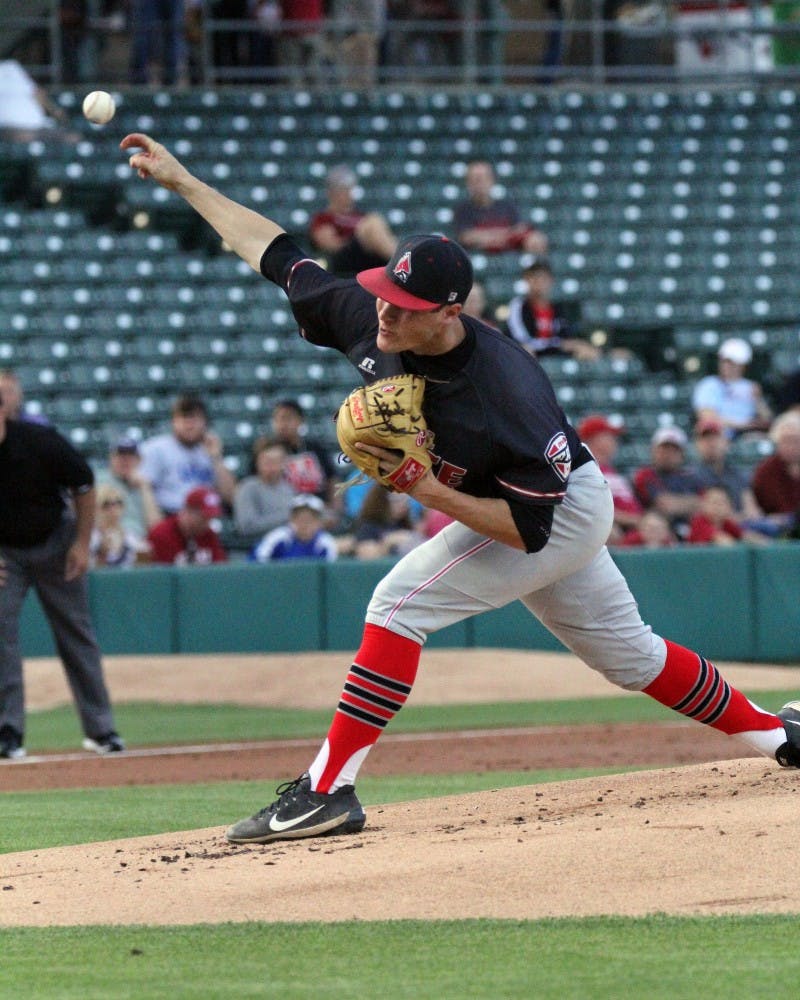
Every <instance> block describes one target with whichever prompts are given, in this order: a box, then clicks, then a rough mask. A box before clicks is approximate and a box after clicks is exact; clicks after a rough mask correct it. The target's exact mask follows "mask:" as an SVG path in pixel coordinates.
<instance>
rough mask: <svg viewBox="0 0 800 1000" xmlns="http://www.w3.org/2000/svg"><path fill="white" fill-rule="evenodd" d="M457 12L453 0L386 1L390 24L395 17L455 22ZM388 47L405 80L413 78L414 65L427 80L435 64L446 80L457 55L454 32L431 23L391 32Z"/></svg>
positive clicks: (396, 18)
mask: <svg viewBox="0 0 800 1000" xmlns="http://www.w3.org/2000/svg"><path fill="white" fill-rule="evenodd" d="M461 13H462V12H461V11H460V10H459V9H458V4H456V3H454V2H453V0H390V3H389V14H390V26H391V24H392V23H394V22H396V21H440V22H441V21H453V22H455V21H456V20H457V19H458V18H459V17H460V16H461ZM454 27H455V24H454ZM389 49H390V57H391V62H392V63H396V64H397V65H399V66H402V67H404V69H405V72H404V79H405V80H406V81H407V82H408V81H411V82H414V81H415V79H416V74H415V73H414V70H415V69H420V70H422V73H421V74H420V77H421V79H422V82H426V81H427V82H430V80H431V79H432V75H431V74H432V71H433V72H435V71H436V69H437V68H438V69H439V70H440V74H442V75H446V79H448V80H449V79H451V76H452V69H451V67H452V66H455V65H457V64H458V62H459V59H460V52H459V36H458V33H457V32H456V31H449V30H447V29H446V28H445V29H441V28H440V29H438V30H435V29H434V27H433V25H423V26H422V27H421V28H416V27H409V28H408V29H407V30H404V31H395V32H391V34H390V38H389ZM437 75H438V74H437Z"/></svg>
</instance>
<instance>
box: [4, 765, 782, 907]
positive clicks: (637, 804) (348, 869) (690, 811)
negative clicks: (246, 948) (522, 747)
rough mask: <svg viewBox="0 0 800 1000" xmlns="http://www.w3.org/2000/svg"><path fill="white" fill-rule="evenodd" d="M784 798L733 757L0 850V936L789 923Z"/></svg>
mask: <svg viewBox="0 0 800 1000" xmlns="http://www.w3.org/2000/svg"><path fill="white" fill-rule="evenodd" d="M798 789H800V784H798V777H797V773H796V772H793V771H781V770H779V769H778V768H777V767H776V765H774V764H772V763H770V762H769V761H765V760H763V759H743V760H736V761H726V762H719V763H716V764H700V765H694V766H691V767H683V768H677V769H667V770H659V771H646V772H639V773H636V774H625V775H613V776H605V777H598V778H587V779H583V780H580V781H570V782H563V783H556V784H546V785H538V786H537V785H530V786H523V787H517V788H512V789H504V790H497V791H490V792H484V793H479V794H475V795H468V796H460V797H455V796H454V797H448V798H442V799H431V800H426V801H421V802H413V803H402V804H393V805H386V806H373V807H371V808H369V809H368V810H367V812H368V824H367V827H366V828H365V830H364V832H363V833H362V834H359V835H357V836H351V837H338V838H337V837H331V838H325V839H318V840H309V841H298V842H296V843H292V842H284V843H278V844H274V845H267V846H264V847H244V848H243V847H233V846H232V845H229V844H227V843H226V842H225V841H224V839H223V837H222V833H223V831H222V830H220V829H210V830H194V831H187V832H184V833H178V834H164V835H160V836H154V837H140V838H136V839H132V840H123V841H117V842H109V843H102V844H91V845H88V846H83V847H71V848H57V849H54V850H47V851H27V852H23V853H18V854H7V855H4V856H0V888H1V889H2V890H3V906H2V908H0V926H20V925H40V926H41V925H58V924H70V925H71V924H94V923H98V924H106V923H119V924H165V923H167V924H184V923H195V922H207V921H213V922H218V921H227V920H231V921H244V920H270V921H271V920H278V919H279V920H290V921H301V920H302V921H304V920H329V921H336V920H349V919H352V918H360V919H367V920H370V919H383V918H389V917H395V918H401V917H415V918H451V917H458V918H465V917H512V918H538V917H547V916H552V917H556V916H568V915H570V916H571V915H578V916H583V915H591V914H612V913H617V914H631V915H641V914H647V913H656V912H667V913H676V914H703V913H713V914H720V913H751V912H792V911H795V910H796V909H797V899H798V898H800V872H795V871H794V870H793V869H792V867H791V865H788V866H787V864H786V859H787V858H788V857H791V856H792V855H793V853H794V848H795V843H796V839H797V813H798ZM376 887H379V889H376ZM487 887H489V891H487Z"/></svg>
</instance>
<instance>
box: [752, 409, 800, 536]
mask: <svg viewBox="0 0 800 1000" xmlns="http://www.w3.org/2000/svg"><path fill="white" fill-rule="evenodd" d="M769 436H770V438H771V439H772V442H773V444H774V445H775V453H774V454H773V455H770V456H769V458H765V459H764V461H763V462H761V463H759V465H757V466H756V469H755V472H754V473H753V482H752V486H753V493H754V495H755V498H756V500H757V501H758V505H759V506H760V507H761V509H762V510H763V511H764V513H765V514H766V515H767V516H768V517H769V518H770V519H771V520H773V521H775V522H776V523H778V524H780V525H788V524H790V523H791V521H792V519H793V517H794V516H795V515H796V513H797V512H798V511H800V413H798V412H796V411H794V410H788V411H787V412H786V413H782V414H781V415H780V416H779V417H777V418H776V419H775V420H774V421H773V423H772V427H771V428H770V432H769Z"/></svg>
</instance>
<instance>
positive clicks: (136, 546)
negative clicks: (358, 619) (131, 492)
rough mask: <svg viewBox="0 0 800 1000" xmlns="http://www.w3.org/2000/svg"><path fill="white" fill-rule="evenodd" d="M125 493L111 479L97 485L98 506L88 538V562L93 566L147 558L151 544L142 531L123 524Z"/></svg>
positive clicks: (117, 566)
mask: <svg viewBox="0 0 800 1000" xmlns="http://www.w3.org/2000/svg"><path fill="white" fill-rule="evenodd" d="M124 511H125V497H124V496H123V494H122V493H121V492H120V491H119V490H117V489H115V487H114V486H112V485H111V484H110V483H102V484H100V485H99V486H98V487H97V509H96V511H95V517H94V528H93V529H92V537H91V539H90V540H89V559H90V565H91V566H92V568H94V569H103V568H113V569H121V568H126V567H129V566H134V565H135V564H136V563H137V562H146V561H149V557H150V545H149V544H148V542H147V541H146V539H145V538H144V537H143V536H142V535H134V534H132V533H131V532H130V531H128V530H127V529H126V528H125V524H124V521H123V514H124Z"/></svg>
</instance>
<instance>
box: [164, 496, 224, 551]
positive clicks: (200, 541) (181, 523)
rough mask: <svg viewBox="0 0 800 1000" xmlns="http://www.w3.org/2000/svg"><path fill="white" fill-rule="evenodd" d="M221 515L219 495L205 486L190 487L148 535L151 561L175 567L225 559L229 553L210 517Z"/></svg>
mask: <svg viewBox="0 0 800 1000" xmlns="http://www.w3.org/2000/svg"><path fill="white" fill-rule="evenodd" d="M221 515H222V501H221V500H220V497H219V494H218V493H215V492H214V490H211V489H209V488H208V487H207V486H198V487H196V488H195V489H193V490H191V491H190V492H189V493H188V494H187V496H186V499H185V500H184V502H183V507H182V508H181V509H180V510H179V511H178V513H177V514H172V515H170V516H169V517H165V518H164V520H163V521H159V522H158V524H156V525H154V526H153V527H152V528H151V529H150V532H149V534H148V536H147V537H148V541H149V542H150V546H151V550H152V556H151V558H152V561H153V562H154V563H170V564H175V565H178V566H188V565H208V564H209V563H212V562H225V561H226V560H227V558H228V554H227V552H226V551H225V549H224V548H223V547H222V543H221V542H220V540H219V535H218V534H217V533H216V531H214V529H213V528H212V527H211V520H212V519H213V518H215V517H220V516H221Z"/></svg>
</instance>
